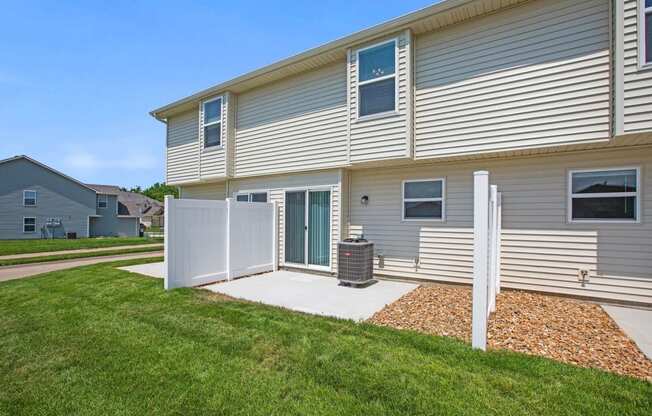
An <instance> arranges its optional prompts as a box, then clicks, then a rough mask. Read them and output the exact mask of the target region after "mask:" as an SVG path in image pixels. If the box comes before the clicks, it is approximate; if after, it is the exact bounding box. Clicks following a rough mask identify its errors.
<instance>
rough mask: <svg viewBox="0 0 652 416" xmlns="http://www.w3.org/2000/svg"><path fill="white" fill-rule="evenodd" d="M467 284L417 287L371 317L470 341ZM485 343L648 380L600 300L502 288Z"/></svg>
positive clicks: (647, 366) (648, 367) (640, 358)
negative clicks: (587, 300)
mask: <svg viewBox="0 0 652 416" xmlns="http://www.w3.org/2000/svg"><path fill="white" fill-rule="evenodd" d="M471 305H472V298H471V289H470V288H468V287H463V286H459V287H458V286H449V285H433V286H427V287H424V286H419V287H418V288H416V289H415V290H413V291H412V292H410V293H408V294H406V295H405V296H403V297H401V298H400V299H398V300H397V301H396V302H394V303H392V304H390V305H387V306H386V307H385V308H383V309H382V310H381V311H379V312H377V313H376V314H375V315H374V316H372V317H371V318H370V319H369V322H372V323H375V324H378V325H383V326H390V327H393V328H397V329H411V330H416V331H420V332H424V333H427V334H432V335H443V336H451V337H455V338H458V339H461V340H463V341H466V342H470V340H471ZM487 336H488V343H489V348H504V349H509V350H512V351H517V352H522V353H526V354H533V355H540V356H544V357H548V358H551V359H553V360H558V361H562V362H565V363H570V364H575V365H578V366H582V367H591V368H600V369H603V370H607V371H612V372H614V373H618V374H621V375H628V376H633V377H637V378H641V379H646V380H648V381H651V382H652V361H650V360H649V359H647V357H645V355H644V354H643V353H642V352H641V351H640V350H639V349H638V347H637V346H636V344H634V342H633V341H632V340H630V339H629V338H628V337H627V336H626V335H625V334H624V333H623V332H622V331H621V329H620V328H619V327H618V325H616V323H615V322H614V321H613V320H612V319H611V318H610V317H609V315H607V313H606V312H604V310H602V308H601V307H600V306H599V305H596V304H593V303H589V302H582V301H579V300H574V299H568V298H561V297H555V296H546V295H541V294H537V293H529V292H523V291H511V290H510V291H503V292H502V293H501V294H500V295H498V297H497V300H496V312H495V313H493V314H492V315H491V317H490V320H489V331H488V335H487Z"/></svg>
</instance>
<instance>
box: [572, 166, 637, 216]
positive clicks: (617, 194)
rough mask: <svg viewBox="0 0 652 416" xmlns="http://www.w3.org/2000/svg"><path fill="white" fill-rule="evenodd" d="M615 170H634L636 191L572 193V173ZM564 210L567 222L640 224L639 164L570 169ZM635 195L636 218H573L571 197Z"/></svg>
mask: <svg viewBox="0 0 652 416" xmlns="http://www.w3.org/2000/svg"><path fill="white" fill-rule="evenodd" d="M615 170H634V171H636V192H603V193H595V194H573V174H574V173H586V172H610V171H615ZM566 188H567V189H566V211H567V221H568V223H569V224H596V223H598V224H640V222H641V167H640V166H622V167H615V168H614V167H609V168H591V169H570V170H569V171H568V178H567V183H566ZM626 196H634V197H636V219H633V220H627V219H600V218H587V219H574V218H573V199H574V198H604V197H626Z"/></svg>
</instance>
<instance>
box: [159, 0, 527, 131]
mask: <svg viewBox="0 0 652 416" xmlns="http://www.w3.org/2000/svg"><path fill="white" fill-rule="evenodd" d="M526 1H530V0H500V1H497V0H443V1H440V2H439V3H436V4H433V5H431V6H428V7H425V8H423V9H420V10H417V11H415V12H412V13H408V14H405V15H403V16H400V17H397V18H394V19H391V20H388V21H387V22H384V23H381V24H378V25H375V26H372V27H370V28H367V29H363V30H361V31H359V32H355V33H353V34H351V35H348V36H345V37H342V38H339V39H336V40H334V41H331V42H328V43H325V44H323V45H321V46H317V47H315V48H312V49H309V50H307V51H305V52H301V53H299V54H297V55H294V56H291V57H289V58H286V59H283V60H280V61H278V62H276V63H273V64H271V65H267V66H264V67H262V68H260V69H257V70H255V71H251V72H249V73H246V74H244V75H241V76H239V77H236V78H233V79H231V80H229V81H226V82H222V83H220V84H217V85H215V86H212V87H210V88H207V89H204V90H201V91H199V92H197V93H195V94H192V95H190V96H187V97H185V98H182V99H180V100H177V101H174V102H172V103H170V104H167V105H165V106H163V107H160V108H157V109H156V110H152V111H151V112H150V115H152V116H153V117H155V118H156V119H157V120H160V121H164V120H165V119H166V118H167V117H168V116H170V115H172V114H175V113H178V112H181V111H186V110H190V109H192V108H193V107H194V106H195V105H196V104H198V103H199V102H200V101H201V100H203V99H205V98H209V97H210V96H213V95H217V94H221V93H224V92H226V91H231V92H234V93H240V92H243V91H246V90H248V89H252V88H255V87H257V86H260V85H263V84H267V83H270V82H273V81H276V80H279V79H282V78H285V77H288V76H291V75H296V74H298V73H301V72H304V71H309V70H312V69H316V68H320V67H323V66H324V65H328V64H330V63H335V62H338V61H342V60H345V59H346V54H347V49H348V48H350V47H352V46H355V45H357V44H360V43H363V42H367V41H371V40H374V39H376V38H379V37H381V36H385V35H388V34H391V33H396V32H398V31H401V30H406V29H410V30H412V31H413V33H415V34H419V33H424V32H429V31H433V30H436V29H440V28H442V27H445V26H450V25H452V24H455V23H459V22H462V21H465V20H469V19H471V18H473V17H476V16H481V15H484V14H488V13H492V12H495V11H497V10H500V9H503V8H507V7H511V6H514V5H517V4H520V3H524V2H526Z"/></svg>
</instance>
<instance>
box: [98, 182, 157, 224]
mask: <svg viewBox="0 0 652 416" xmlns="http://www.w3.org/2000/svg"><path fill="white" fill-rule="evenodd" d="M87 186H89V187H90V188H93V189H95V190H96V192H97V193H98V194H105V195H115V196H117V197H118V215H128V216H135V217H148V216H152V215H162V214H163V204H162V203H161V202H159V201H157V200H155V199H152V198H150V197H147V196H145V195H143V194H139V193H136V192H128V191H123V190H121V189H120V188H119V187H117V186H114V185H96V184H87Z"/></svg>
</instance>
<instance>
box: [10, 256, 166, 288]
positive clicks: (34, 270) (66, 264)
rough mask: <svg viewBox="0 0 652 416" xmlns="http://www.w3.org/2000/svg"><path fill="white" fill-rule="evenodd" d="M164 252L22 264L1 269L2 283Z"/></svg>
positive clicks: (144, 257)
mask: <svg viewBox="0 0 652 416" xmlns="http://www.w3.org/2000/svg"><path fill="white" fill-rule="evenodd" d="M162 255H163V252H162V251H153V252H147V253H132V254H119V255H115V256H102V257H86V258H81V259H73V260H61V261H51V262H45V263H32V264H21V265H17V266H6V267H0V282H4V281H6V280H13V279H21V278H23V277H29V276H34V275H37V274H41V273H47V272H53V271H56V270H65V269H72V268H73V267H79V266H87V265H89V264H97V263H108V262H111V261H117V260H131V259H146V258H150V257H160V256H162Z"/></svg>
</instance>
